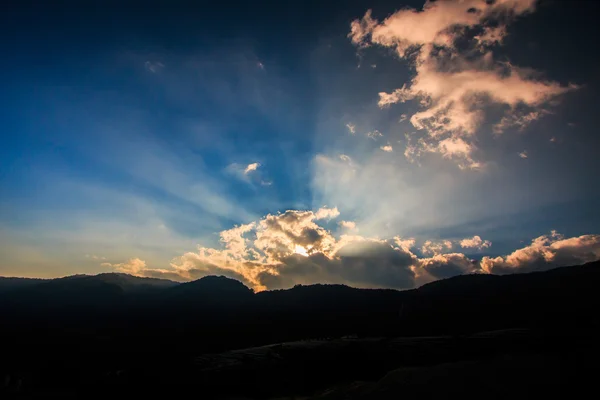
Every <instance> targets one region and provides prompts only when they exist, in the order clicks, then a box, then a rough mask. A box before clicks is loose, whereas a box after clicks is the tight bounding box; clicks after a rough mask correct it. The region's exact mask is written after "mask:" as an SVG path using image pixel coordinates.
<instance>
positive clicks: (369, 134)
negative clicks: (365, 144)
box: [367, 129, 383, 140]
mask: <svg viewBox="0 0 600 400" xmlns="http://www.w3.org/2000/svg"><path fill="white" fill-rule="evenodd" d="M382 136H383V133H381V132H379V131H378V130H377V129H375V130H374V131H371V132H367V137H368V138H370V139H373V140H377V139H378V138H380V137H382Z"/></svg>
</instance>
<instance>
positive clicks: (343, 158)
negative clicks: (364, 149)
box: [339, 154, 352, 162]
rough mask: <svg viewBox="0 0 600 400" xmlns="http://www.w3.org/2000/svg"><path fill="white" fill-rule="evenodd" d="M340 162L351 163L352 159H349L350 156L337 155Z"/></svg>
mask: <svg viewBox="0 0 600 400" xmlns="http://www.w3.org/2000/svg"><path fill="white" fill-rule="evenodd" d="M339 157H340V160H342V161H345V162H351V161H352V159H351V158H350V156H348V155H346V154H340V155H339Z"/></svg>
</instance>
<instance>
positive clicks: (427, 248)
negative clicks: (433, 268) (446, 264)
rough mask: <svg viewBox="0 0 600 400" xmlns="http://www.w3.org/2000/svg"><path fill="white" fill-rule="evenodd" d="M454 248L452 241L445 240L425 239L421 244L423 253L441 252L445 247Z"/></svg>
mask: <svg viewBox="0 0 600 400" xmlns="http://www.w3.org/2000/svg"><path fill="white" fill-rule="evenodd" d="M451 248H452V242H451V241H449V240H444V241H441V242H433V241H431V240H427V241H425V243H423V246H421V252H422V253H423V254H440V253H442V252H443V251H444V249H447V250H450V249H451Z"/></svg>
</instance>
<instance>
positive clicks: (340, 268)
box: [102, 208, 600, 290]
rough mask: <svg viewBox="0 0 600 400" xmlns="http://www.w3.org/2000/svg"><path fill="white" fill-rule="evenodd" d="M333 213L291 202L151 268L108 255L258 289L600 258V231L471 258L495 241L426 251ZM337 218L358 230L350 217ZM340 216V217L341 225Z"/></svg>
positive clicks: (398, 284)
mask: <svg viewBox="0 0 600 400" xmlns="http://www.w3.org/2000/svg"><path fill="white" fill-rule="evenodd" d="M324 215H325V216H333V217H332V218H336V217H337V216H338V215H339V213H338V212H335V209H328V208H322V209H320V210H317V211H316V212H314V211H297V210H288V211H286V212H284V213H281V214H277V215H271V214H269V215H267V216H265V217H264V218H263V219H261V220H260V221H257V222H253V223H250V224H246V225H240V226H237V227H234V228H232V229H229V230H225V231H223V232H221V234H220V236H221V242H222V244H223V247H222V248H221V249H215V248H207V247H199V248H198V251H197V252H189V253H185V254H183V255H182V256H180V257H177V258H175V259H174V260H173V261H172V262H171V268H169V269H152V268H149V267H148V266H147V265H146V263H145V262H144V261H143V260H140V259H135V258H134V259H132V260H130V261H129V262H125V263H116V264H111V263H103V264H102V265H103V266H105V267H110V268H113V269H115V270H117V271H120V272H126V273H130V274H133V275H139V276H152V277H164V278H170V279H178V280H191V279H198V278H200V277H202V276H206V275H215V274H217V275H226V276H230V277H233V278H236V279H239V280H241V281H242V282H244V283H245V284H247V285H249V286H251V287H253V288H254V289H256V290H264V289H276V288H284V287H291V286H293V285H295V284H298V283H300V284H310V283H344V284H349V285H354V286H359V287H391V288H398V289H402V288H412V287H415V286H416V285H420V284H423V283H426V282H431V281H433V280H436V279H441V278H445V277H449V276H453V275H458V274H468V273H509V272H519V271H535V270H544V269H548V268H552V267H556V266H561V265H574V264H582V263H585V262H588V261H594V260H597V259H600V235H583V236H579V237H573V238H568V239H566V238H564V237H563V236H561V235H559V234H558V233H556V232H552V233H551V234H550V235H546V236H541V237H538V238H536V239H534V240H533V241H532V243H531V245H529V246H526V247H524V248H522V249H519V250H516V251H515V252H513V253H512V254H509V255H507V256H504V257H493V258H492V257H483V258H482V259H481V260H480V261H473V260H471V259H470V258H469V257H468V256H466V255H465V254H463V253H456V252H453V249H454V248H455V247H458V246H460V247H462V248H472V249H475V250H481V249H484V248H489V247H490V246H492V243H491V242H489V241H487V240H483V239H482V238H481V237H480V236H474V237H472V238H465V239H462V240H441V241H437V242H436V241H431V240H427V241H425V242H423V244H422V246H421V249H420V250H421V254H422V255H423V256H418V255H417V253H416V249H417V248H418V246H417V241H416V240H415V239H412V238H400V237H397V236H396V237H392V238H389V239H380V238H373V237H365V236H361V235H358V234H345V233H343V234H341V235H334V234H333V233H332V232H331V231H330V230H327V229H325V228H324V227H323V226H321V225H319V224H317V221H325V222H327V221H328V220H329V219H327V218H325V217H323V218H318V216H321V217H322V216H324ZM338 224H339V225H340V226H344V227H346V228H349V229H350V230H352V231H356V230H357V227H356V225H355V224H353V223H351V221H342V222H340V223H338ZM338 224H336V225H338Z"/></svg>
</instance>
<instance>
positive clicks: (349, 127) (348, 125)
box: [346, 122, 356, 135]
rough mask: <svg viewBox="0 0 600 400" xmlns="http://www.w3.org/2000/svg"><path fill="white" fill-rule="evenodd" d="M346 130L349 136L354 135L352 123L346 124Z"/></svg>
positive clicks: (354, 128)
mask: <svg viewBox="0 0 600 400" xmlns="http://www.w3.org/2000/svg"><path fill="white" fill-rule="evenodd" d="M346 128H348V132H350V134H351V135H354V134H356V125H354V124H353V123H352V122H348V123H347V124H346Z"/></svg>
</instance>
